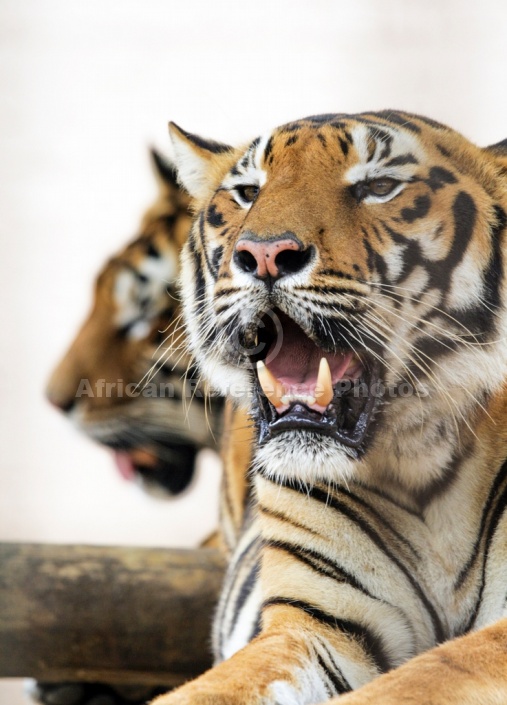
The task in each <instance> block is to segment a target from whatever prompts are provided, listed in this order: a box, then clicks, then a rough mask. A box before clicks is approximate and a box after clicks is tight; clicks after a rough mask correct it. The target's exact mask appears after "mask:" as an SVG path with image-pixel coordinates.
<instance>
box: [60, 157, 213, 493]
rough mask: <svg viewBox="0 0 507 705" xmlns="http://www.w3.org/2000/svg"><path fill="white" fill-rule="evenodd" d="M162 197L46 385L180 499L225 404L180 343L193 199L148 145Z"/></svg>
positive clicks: (99, 284) (95, 435)
mask: <svg viewBox="0 0 507 705" xmlns="http://www.w3.org/2000/svg"><path fill="white" fill-rule="evenodd" d="M151 157H152V165H153V170H154V173H155V176H156V180H157V183H158V195H157V198H156V199H155V201H154V202H153V203H152V204H151V206H150V207H149V208H148V209H147V211H146V212H145V214H144V216H143V218H142V221H141V224H140V227H139V231H138V235H137V236H136V237H135V238H134V239H133V240H132V241H131V242H129V243H128V244H127V245H126V246H125V247H124V248H122V249H121V250H120V251H119V252H118V253H116V255H115V256H114V257H112V258H111V259H109V260H108V261H107V263H106V264H105V265H104V267H103V268H102V270H101V271H100V273H99V275H98V276H97V279H96V282H95V292H94V301H93V306H92V310H91V312H90V314H89V316H88V317H87V319H86V320H85V322H84V323H83V325H82V326H81V328H80V330H79V332H78V334H77V335H76V337H75V339H74V341H73V342H72V344H71V346H70V348H69V350H68V351H67V352H66V354H65V355H64V356H63V358H62V359H61V360H60V362H59V364H58V365H57V367H56V369H55V370H54V372H53V373H52V375H51V379H50V380H49V382H48V386H47V392H46V393H47V397H48V399H49V400H50V401H51V402H52V403H53V404H54V405H55V406H56V407H57V408H59V409H60V410H61V411H63V412H64V413H65V414H66V416H67V418H69V420H71V421H73V422H74V424H75V425H76V426H77V428H78V429H79V430H81V431H83V432H84V433H86V434H87V435H88V436H89V437H91V438H92V439H94V440H95V441H98V442H99V443H101V444H102V445H104V446H106V447H108V448H111V449H112V450H113V452H114V457H115V461H116V465H117V466H118V469H119V470H120V472H121V474H122V475H123V477H124V478H126V479H129V480H134V481H138V482H139V483H140V484H141V485H142V487H143V488H144V489H146V490H148V491H149V492H150V493H151V494H155V495H157V496H159V497H160V496H169V497H172V496H175V495H179V494H180V493H182V492H183V491H184V490H185V489H187V488H188V487H189V486H190V484H191V482H192V479H193V478H194V475H195V463H196V458H197V454H198V452H199V451H200V450H201V449H202V448H216V444H217V442H218V438H219V435H220V430H221V419H222V406H223V401H222V399H220V398H219V397H218V396H214V397H211V398H209V397H208V396H206V394H205V390H204V387H203V385H202V384H199V381H200V380H199V375H198V374H197V372H196V371H195V370H193V369H192V367H190V366H189V358H188V355H187V354H186V352H185V346H184V345H183V344H182V337H183V336H182V332H181V306H180V301H179V296H178V292H177V289H176V281H177V277H178V274H179V256H180V251H181V248H182V246H183V243H184V242H185V240H186V237H187V234H188V231H189V229H190V224H191V214H190V210H189V198H188V195H187V194H186V193H185V192H184V191H183V190H182V189H181V188H180V187H179V186H178V183H177V181H176V174H175V171H174V168H173V166H172V165H171V163H170V162H169V161H168V160H167V159H166V158H164V157H163V156H162V155H161V154H160V153H159V152H157V151H156V150H152V152H151Z"/></svg>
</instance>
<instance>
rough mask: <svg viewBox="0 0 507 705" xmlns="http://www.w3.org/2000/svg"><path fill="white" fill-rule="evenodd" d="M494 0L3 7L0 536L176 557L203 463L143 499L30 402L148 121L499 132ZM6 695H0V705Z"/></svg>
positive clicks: (126, 190) (77, 309)
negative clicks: (172, 491) (311, 118)
mask: <svg viewBox="0 0 507 705" xmlns="http://www.w3.org/2000/svg"><path fill="white" fill-rule="evenodd" d="M506 29H507V9H506V6H505V3H504V1H503V0H482V2H480V3H479V2H464V1H463V0H412V1H411V2H406V0H346V1H345V0H336V1H333V0H312V1H311V2H308V1H307V0H304V1H303V0H255V2H250V3H244V2H233V1H231V0H185V2H178V3H177V2H173V1H171V0H163V1H160V2H159V1H157V0H147V1H144V2H140V1H139V2H134V1H133V0H123V1H120V0H88V1H87V2H84V1H83V2H77V1H76V0H74V1H72V2H71V1H69V0H23V2H20V0H2V3H1V5H0V239H1V250H0V269H1V271H0V286H1V298H0V443H1V445H0V449H1V460H0V540H4V541H6V540H8V541H47V542H62V543H63V542H65V543H69V542H82V543H102V544H109V543H113V544H119V543H123V544H141V545H175V546H176V545H177V546H191V545H195V544H196V543H197V541H198V540H199V539H200V538H201V537H202V536H204V535H205V534H206V533H207V532H208V531H209V530H210V529H211V528H212V527H213V525H214V523H215V521H216V492H217V483H218V476H219V471H218V466H217V464H216V462H214V460H213V459H212V458H211V459H210V458H209V457H208V459H207V461H205V462H203V464H202V468H201V472H200V476H199V478H198V481H197V483H196V485H195V486H194V487H193V488H192V491H191V492H190V493H188V495H187V496H186V497H184V498H182V499H179V500H177V501H174V502H171V503H166V502H154V501H153V500H149V499H147V498H145V497H143V496H141V494H140V493H139V492H137V491H135V488H133V487H131V486H130V485H127V484H125V483H123V482H122V481H121V480H120V479H119V478H118V477H117V475H116V474H115V472H114V471H113V468H112V463H111V459H110V457H109V455H108V454H107V452H106V451H104V450H102V449H100V448H98V447H96V446H94V445H93V444H92V443H90V442H89V441H87V440H86V439H84V438H82V437H80V436H79V435H78V434H77V433H76V432H75V431H73V429H72V428H71V427H70V425H68V424H67V422H66V421H65V420H64V419H63V418H62V417H60V416H59V415H58V414H57V413H56V412H55V411H53V410H52V409H51V408H49V406H48V405H47V404H46V403H45V401H44V398H43V388H44V383H45V380H46V378H47V376H48V373H49V371H50V370H51V367H52V366H53V365H54V363H56V361H57V359H58V358H59V356H60V355H61V354H62V353H63V351H64V348H65V347H66V345H67V344H68V343H69V342H70V339H71V337H72V335H73V333H74V331H75V329H76V327H77V325H78V323H79V322H80V321H81V319H82V318H83V316H84V315H85V313H86V310H87V307H88V305H89V301H90V290H91V281H92V278H93V276H94V274H95V272H96V271H97V269H98V268H99V266H100V265H101V264H102V262H103V260H104V259H105V258H106V257H107V256H108V255H110V254H111V253H112V252H114V251H115V249H116V248H118V247H119V246H121V245H122V244H123V243H124V242H125V241H126V240H127V238H129V237H131V236H133V235H135V233H136V227H137V223H138V219H139V217H140V215H141V213H142V211H143V209H144V208H145V207H146V206H147V205H148V204H149V202H150V199H151V198H153V196H154V193H155V192H154V184H153V181H152V178H151V175H150V169H149V164H148V159H147V146H148V145H149V144H157V145H158V146H159V147H160V148H162V149H169V146H168V138H167V127H166V125H167V121H168V120H169V119H172V120H175V121H176V122H177V123H179V124H180V125H182V126H183V127H184V128H185V129H187V130H189V131H192V132H198V133H202V134H204V135H207V136H211V137H214V138H216V139H219V140H222V141H229V142H235V141H238V140H244V139H246V138H249V137H254V136H256V135H257V134H258V133H260V132H261V131H264V130H265V129H267V128H269V127H272V126H275V125H277V124H279V123H281V122H284V121H287V120H290V119H293V118H298V117H302V116H304V115H308V114H313V113H318V112H333V111H340V112H355V111H360V110H369V109H382V108H403V109H406V110H410V111H414V112H421V113H423V114H426V115H429V116H431V117H433V118H436V119H438V120H441V121H443V122H446V123H449V124H450V125H452V126H453V127H455V128H457V129H459V130H461V131H462V132H464V133H465V134H466V135H467V136H468V137H469V138H470V139H472V140H474V141H476V142H478V143H479V144H489V143H492V142H496V141H499V140H501V139H503V138H505V137H507V119H506V118H507V92H506V91H505V85H506V74H507V71H506V69H507V61H506V59H507V50H506V48H505V47H506V46H507V42H506V36H507V32H506ZM19 697H20V695H19V685H18V684H17V683H11V684H7V683H4V684H3V685H2V684H0V705H16V703H17V702H18V698H19Z"/></svg>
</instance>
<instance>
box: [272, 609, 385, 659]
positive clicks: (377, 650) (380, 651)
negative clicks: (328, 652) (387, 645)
mask: <svg viewBox="0 0 507 705" xmlns="http://www.w3.org/2000/svg"><path fill="white" fill-rule="evenodd" d="M276 605H287V606H288V607H294V608H295V609H299V610H301V611H303V612H305V613H306V614H307V615H308V616H309V617H311V618H312V619H315V620H317V621H318V622H320V623H321V624H325V625H326V626H328V627H332V628H333V629H337V630H339V631H341V632H342V633H343V634H344V635H345V636H347V637H348V638H349V639H352V640H354V641H356V642H358V643H359V644H360V645H361V647H362V648H363V649H364V651H365V652H366V653H367V654H368V656H370V658H371V659H372V661H373V662H374V663H375V665H376V666H377V668H378V669H379V671H381V672H385V671H388V670H390V668H392V665H391V663H390V661H389V659H388V657H387V654H386V653H385V650H384V647H383V644H382V641H381V639H379V638H378V637H377V636H376V635H375V634H373V632H371V631H370V630H369V629H367V628H366V627H364V626H363V625H362V624H358V623H357V622H352V621H350V620H348V619H337V618H336V617H334V616H333V615H332V614H329V613H328V612H324V611H323V610H321V609H319V608H318V607H314V606H313V605H310V604H309V603H308V602H304V601H303V600H293V599H291V598H290V597H271V598H269V599H268V600H265V602H263V604H262V609H263V610H264V609H266V608H268V607H273V606H276Z"/></svg>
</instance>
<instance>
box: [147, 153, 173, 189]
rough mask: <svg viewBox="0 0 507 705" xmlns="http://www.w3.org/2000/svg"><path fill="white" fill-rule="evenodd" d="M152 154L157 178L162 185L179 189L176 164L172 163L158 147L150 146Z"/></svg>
mask: <svg viewBox="0 0 507 705" xmlns="http://www.w3.org/2000/svg"><path fill="white" fill-rule="evenodd" d="M150 156H151V164H152V167H153V171H154V173H155V178H156V179H157V181H158V182H159V184H160V186H161V187H164V186H166V187H168V188H170V189H173V188H174V189H177V188H178V174H177V172H176V167H175V166H174V164H172V162H171V161H170V160H169V159H168V158H167V157H165V156H164V155H163V154H161V153H160V152H159V151H158V149H155V148H154V147H151V148H150Z"/></svg>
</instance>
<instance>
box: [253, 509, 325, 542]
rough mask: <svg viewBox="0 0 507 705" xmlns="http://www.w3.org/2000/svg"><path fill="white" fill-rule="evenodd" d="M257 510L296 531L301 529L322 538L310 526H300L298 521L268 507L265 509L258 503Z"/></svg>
mask: <svg viewBox="0 0 507 705" xmlns="http://www.w3.org/2000/svg"><path fill="white" fill-rule="evenodd" d="M256 508H257V509H258V510H259V511H260V512H262V513H263V514H267V515H268V516H270V517H272V518H273V519H278V520H279V521H283V522H284V523H286V524H290V525H291V526H293V527H295V528H296V529H301V530H302V531H307V532H308V533H310V534H312V535H313V536H320V534H319V533H318V532H317V531H314V530H313V529H310V528H309V527H308V526H305V525H304V524H299V523H298V522H297V521H294V520H293V519H291V518H289V517H287V516H285V514H283V513H282V512H277V511H275V510H274V509H269V508H268V507H265V506H264V505H263V504H260V503H258V504H257V505H256Z"/></svg>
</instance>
